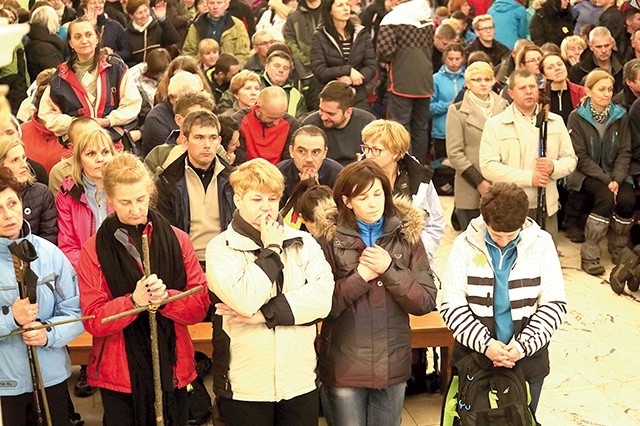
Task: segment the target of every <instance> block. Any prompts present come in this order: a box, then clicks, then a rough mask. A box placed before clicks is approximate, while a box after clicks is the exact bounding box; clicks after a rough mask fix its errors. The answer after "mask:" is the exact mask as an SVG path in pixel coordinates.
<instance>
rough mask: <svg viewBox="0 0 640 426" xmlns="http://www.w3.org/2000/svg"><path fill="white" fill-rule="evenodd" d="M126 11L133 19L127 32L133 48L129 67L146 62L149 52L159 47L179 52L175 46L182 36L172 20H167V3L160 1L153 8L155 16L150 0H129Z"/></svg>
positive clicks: (128, 62)
mask: <svg viewBox="0 0 640 426" xmlns="http://www.w3.org/2000/svg"><path fill="white" fill-rule="evenodd" d="M126 10H127V14H129V18H131V20H130V21H129V24H128V25H127V28H126V32H125V34H126V36H127V38H128V39H129V46H130V48H131V58H129V60H128V61H127V64H128V65H129V66H133V65H136V64H139V63H141V62H146V61H147V55H148V54H149V52H150V51H152V50H153V49H157V48H159V47H162V48H165V49H169V50H170V51H171V50H173V51H175V52H177V47H176V46H175V45H176V44H177V43H178V42H179V38H180V36H179V35H178V32H177V31H176V29H175V28H174V26H173V24H172V23H171V20H170V19H167V5H166V3H165V2H163V1H158V2H157V3H156V4H155V6H154V7H153V14H151V6H150V4H149V0H129V2H127V6H126ZM176 54H177V53H176Z"/></svg>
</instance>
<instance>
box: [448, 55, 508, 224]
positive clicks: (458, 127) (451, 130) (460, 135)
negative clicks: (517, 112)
mask: <svg viewBox="0 0 640 426" xmlns="http://www.w3.org/2000/svg"><path fill="white" fill-rule="evenodd" d="M465 81H466V84H467V91H466V93H465V94H464V98H463V100H462V101H460V102H458V103H455V104H453V105H451V106H450V107H449V112H448V113H447V124H446V129H447V140H448V143H447V158H448V159H449V161H451V165H452V166H453V168H454V169H456V177H455V188H456V190H455V198H454V205H455V215H456V217H457V218H458V221H459V222H460V228H461V229H462V230H463V231H464V230H465V229H466V228H467V225H469V222H471V219H473V218H475V217H478V216H480V196H481V195H482V194H484V193H485V191H486V190H487V189H488V188H489V186H490V185H491V183H490V182H488V181H487V180H486V179H485V178H484V177H483V176H482V173H481V172H480V139H481V138H482V130H483V129H484V123H485V122H486V121H487V119H488V118H489V117H492V116H494V115H496V114H498V113H500V112H502V111H504V109H505V108H506V107H507V101H506V100H504V99H503V98H501V97H500V96H498V95H497V94H496V93H495V92H493V91H492V90H491V87H492V86H493V82H494V76H493V68H491V65H489V64H488V63H486V62H474V63H473V64H471V65H469V67H468V68H467V71H466V72H465Z"/></svg>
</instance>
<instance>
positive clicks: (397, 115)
mask: <svg viewBox="0 0 640 426" xmlns="http://www.w3.org/2000/svg"><path fill="white" fill-rule="evenodd" d="M429 102H430V99H429V98H405V97H404V96H398V95H394V94H393V93H391V92H389V103H388V108H389V114H390V115H391V118H392V119H393V120H395V121H397V122H398V123H400V124H402V125H403V126H404V128H405V129H407V132H409V134H410V135H411V155H413V156H414V157H416V159H417V160H418V161H420V163H421V164H424V162H425V160H426V158H427V155H429V140H430V137H431V132H430V131H429V121H430V120H429Z"/></svg>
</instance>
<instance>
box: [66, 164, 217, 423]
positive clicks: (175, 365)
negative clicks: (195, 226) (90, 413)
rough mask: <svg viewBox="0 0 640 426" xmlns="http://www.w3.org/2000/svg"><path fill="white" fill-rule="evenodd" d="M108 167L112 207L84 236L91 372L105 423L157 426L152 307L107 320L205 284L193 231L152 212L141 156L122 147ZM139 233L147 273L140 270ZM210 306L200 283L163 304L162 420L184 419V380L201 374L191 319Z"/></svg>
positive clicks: (82, 270)
mask: <svg viewBox="0 0 640 426" xmlns="http://www.w3.org/2000/svg"><path fill="white" fill-rule="evenodd" d="M103 174H104V187H105V191H106V193H107V197H108V198H109V201H110V202H111V204H112V206H113V209H114V214H112V215H109V216H108V217H107V218H106V219H105V220H104V222H103V223H102V225H101V226H100V228H99V229H98V231H97V233H96V234H95V235H93V236H92V237H91V238H89V240H88V241H87V242H86V243H85V244H84V246H83V248H82V252H81V253H80V267H79V272H78V285H79V287H80V294H81V305H82V311H83V312H84V313H85V314H86V315H95V319H92V320H89V321H87V322H86V324H85V327H86V329H87V331H88V332H89V333H91V334H92V335H93V346H92V348H91V354H90V356H89V360H90V364H89V366H88V373H89V374H88V375H87V376H88V379H89V384H90V385H92V386H97V387H99V388H100V393H101V398H102V405H103V407H104V417H103V422H104V424H105V425H107V426H116V425H117V426H134V425H136V426H137V425H151V424H155V423H156V416H155V413H154V377H153V373H152V372H153V370H154V368H153V363H152V359H151V340H150V329H149V326H150V325H149V313H148V312H146V311H144V312H141V313H139V314H136V315H131V316H128V317H125V318H121V319H118V320H115V321H112V322H109V323H106V324H103V323H102V320H103V319H104V318H105V317H108V316H110V315H113V314H117V313H120V312H123V311H127V310H130V309H133V308H136V307H140V306H147V305H150V304H159V303H161V302H163V301H164V300H166V299H167V298H168V297H170V296H174V295H177V294H178V293H180V292H183V291H186V290H189V289H192V288H194V287H197V286H206V285H207V282H206V277H205V275H204V272H203V271H202V268H201V267H200V264H199V263H198V259H197V257H196V254H195V251H194V249H193V246H192V244H191V242H190V241H189V236H188V235H187V234H185V233H184V232H182V231H180V230H178V229H176V228H173V227H172V226H171V225H170V224H169V222H167V221H166V219H164V218H163V217H162V216H161V215H160V214H159V213H157V212H156V211H155V210H153V200H154V199H155V193H156V191H155V185H154V183H153V179H152V177H151V175H150V174H149V172H148V171H147V169H146V168H145V167H144V165H143V164H142V162H141V161H140V160H139V159H138V158H137V157H135V156H134V155H132V154H129V153H123V154H121V155H119V156H118V157H116V158H115V159H113V160H112V161H111V162H109V163H108V164H107V165H106V166H105V167H104V172H103ZM143 237H146V238H148V242H149V243H148V253H147V254H148V255H149V257H148V260H149V264H150V267H151V271H144V269H143V262H144V259H145V252H144V248H143V247H144V245H143ZM143 271H144V272H149V273H150V275H149V276H147V277H145V275H144V274H143ZM208 308H209V296H208V294H207V292H206V291H200V292H197V293H195V294H192V295H190V296H187V297H185V298H182V299H179V300H176V301H173V302H171V303H168V304H166V305H164V306H162V307H161V308H160V309H158V310H157V314H156V318H157V337H158V349H159V352H160V357H159V362H160V378H161V387H162V392H163V395H162V398H163V405H164V412H163V415H164V419H165V424H170V425H186V424H187V418H188V410H187V385H188V384H189V383H191V382H192V381H193V380H195V378H196V371H195V368H194V351H193V344H192V343H191V337H190V336H189V331H188V329H187V325H189V324H195V323H197V322H199V321H202V320H203V319H204V317H205V315H206V313H207V310H208Z"/></svg>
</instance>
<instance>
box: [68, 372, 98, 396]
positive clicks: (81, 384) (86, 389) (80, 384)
mask: <svg viewBox="0 0 640 426" xmlns="http://www.w3.org/2000/svg"><path fill="white" fill-rule="evenodd" d="M93 392H95V389H94V388H93V386H89V384H88V383H87V366H86V365H83V366H81V367H80V377H78V381H77V382H76V385H75V386H74V387H73V394H74V395H75V396H77V397H78V398H86V397H89V396H91V395H93Z"/></svg>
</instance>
